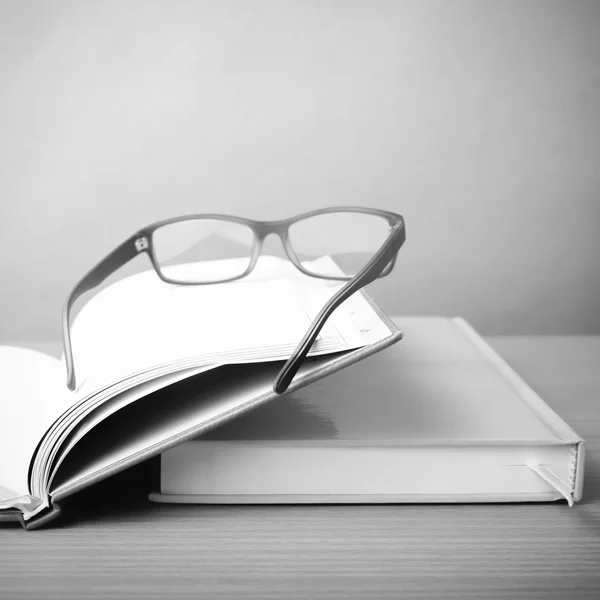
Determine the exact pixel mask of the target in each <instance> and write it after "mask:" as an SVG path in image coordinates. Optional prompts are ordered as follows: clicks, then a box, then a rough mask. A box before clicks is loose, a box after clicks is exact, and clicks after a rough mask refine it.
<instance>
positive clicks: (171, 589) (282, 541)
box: [0, 336, 600, 599]
mask: <svg viewBox="0 0 600 600" xmlns="http://www.w3.org/2000/svg"><path fill="white" fill-rule="evenodd" d="M490 342H491V343H492V345H493V346H494V347H495V348H496V349H497V350H498V351H499V352H500V353H501V354H502V355H503V356H504V357H505V358H506V359H507V360H508V362H509V363H510V364H511V365H512V366H513V367H514V368H515V369H516V370H517V371H518V372H519V373H520V374H522V375H523V376H524V378H525V379H526V380H527V381H528V382H529V383H530V384H531V385H532V387H534V389H536V391H538V392H539V393H540V395H541V396H542V397H543V398H544V399H545V400H546V401H547V402H548V404H550V405H551V406H552V407H553V408H554V409H555V410H556V411H557V412H558V413H559V414H560V415H561V416H562V417H563V418H564V419H565V420H566V421H567V422H568V423H569V424H570V425H571V426H572V427H573V428H574V429H575V430H576V431H577V432H578V433H579V434H580V435H582V436H583V437H584V438H585V439H586V442H587V463H586V473H585V478H586V480H585V490H584V500H583V501H582V502H581V503H579V504H577V505H576V506H575V507H574V508H572V509H569V508H567V506H566V504H564V503H552V504H497V505H429V506H424V505H402V506H391V505H390V506H316V507H315V506H284V507H257V506H253V507H239V506H238V507H206V506H169V505H152V504H150V503H148V502H147V501H145V500H144V499H143V498H141V497H140V496H139V494H138V495H133V494H132V495H131V497H130V496H128V495H125V496H124V497H123V498H119V497H113V498H107V497H106V496H103V497H102V498H99V499H97V500H96V501H95V502H94V503H92V505H91V506H89V507H86V508H83V507H81V506H79V507H76V506H73V507H70V510H69V511H68V514H67V515H66V517H65V518H64V519H63V520H61V521H59V522H58V523H57V525H56V527H53V528H51V529H47V530H41V531H35V532H26V531H24V530H22V529H21V528H20V527H17V526H14V525H13V526H3V527H1V528H0V536H1V538H2V543H1V549H0V598H22V599H24V598H84V597H85V598H88V597H91V598H129V599H132V598H164V597H172V598H198V597H206V598H215V597H219V598H239V597H241V596H243V597H245V598H249V599H254V598H257V599H258V598H281V597H286V598H330V599H333V598H361V599H365V598H398V597H401V596H402V597H406V598H438V597H442V598H544V599H547V598H590V599H591V598H594V599H597V598H600V467H599V462H598V460H599V457H600V369H599V367H600V337H591V336H590V337H532V338H526V337H522V338H490ZM128 476H130V477H131V475H128ZM119 485H120V486H122V485H123V481H120V482H119Z"/></svg>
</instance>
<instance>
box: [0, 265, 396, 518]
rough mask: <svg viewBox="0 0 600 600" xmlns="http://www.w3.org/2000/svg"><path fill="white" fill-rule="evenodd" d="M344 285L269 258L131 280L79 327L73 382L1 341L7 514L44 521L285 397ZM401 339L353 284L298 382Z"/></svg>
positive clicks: (87, 310)
mask: <svg viewBox="0 0 600 600" xmlns="http://www.w3.org/2000/svg"><path fill="white" fill-rule="evenodd" d="M232 260H235V259H232ZM319 260H320V261H329V262H330V263H331V264H326V265H324V267H327V268H329V269H331V270H335V269H336V268H337V267H336V265H335V263H333V261H331V260H330V259H328V258H324V259H319ZM178 268H186V265H182V266H181V267H178ZM195 268H197V265H196V267H195ZM204 268H207V269H211V268H220V267H219V265H215V264H214V263H213V264H211V263H207V264H206V265H205V267H204ZM341 285H343V283H340V282H332V281H327V280H320V279H314V278H311V277H307V276H304V275H302V274H301V273H299V272H298V271H297V270H296V269H295V268H294V267H293V266H292V265H290V264H289V263H288V262H287V261H286V260H283V259H279V258H275V257H272V256H264V257H261V258H260V260H259V263H258V265H257V267H256V268H255V270H254V271H253V273H252V274H251V275H250V276H248V277H247V278H245V279H243V280H240V281H239V282H230V283H225V284H215V285H206V286H176V285H167V284H165V283H164V282H162V281H160V280H159V279H158V278H157V277H156V274H155V273H154V272H153V271H149V272H144V273H140V274H137V275H134V276H131V277H128V278H126V279H124V280H122V281H119V282H117V283H114V284H112V285H111V286H110V287H108V288H106V289H104V290H102V291H101V292H100V293H99V294H97V295H96V296H95V297H94V298H92V300H90V302H89V303H88V304H87V305H85V306H84V308H83V309H82V310H81V312H80V313H79V314H78V315H77V317H76V319H75V321H74V323H73V327H72V339H73V347H74V349H75V359H76V362H77V369H78V373H79V374H80V376H79V378H78V383H79V387H78V388H77V389H76V390H75V391H73V392H71V391H69V390H68V389H67V387H66V379H65V366H64V362H63V361H62V360H58V359H56V358H53V357H51V356H47V355H45V354H42V353H40V352H36V351H33V350H28V349H23V348H16V347H0V365H1V367H0V368H1V369H2V370H1V375H0V520H14V519H19V520H21V522H22V523H23V524H24V525H25V526H26V527H27V528H34V527H37V526H40V525H42V524H43V523H45V522H47V521H48V520H50V519H52V518H54V517H56V516H57V514H58V512H59V508H58V507H59V503H60V502H61V500H62V499H64V498H66V497H68V496H70V495H72V494H74V493H76V492H77V491H79V490H81V489H83V488H86V487H88V486H89V485H91V484H93V483H95V482H97V481H100V480H101V479H104V478H105V477H108V476H109V475H111V474H113V473H116V472H118V471H121V470H123V469H125V468H128V467H130V466H133V465H134V464H137V463H139V462H141V461H142V460H145V459H147V458H150V457H152V456H155V455H157V454H159V453H161V452H163V451H165V450H167V449H168V448H171V447H172V446H174V445H176V444H178V443H180V442H182V441H184V440H187V439H191V438H193V437H194V436H196V435H198V434H200V433H201V432H203V431H207V430H209V429H211V428H213V427H215V426H216V425H218V424H220V423H223V422H224V421H227V420H229V419H231V418H233V417H234V416H237V415H238V414H240V413H242V412H244V411H247V410H249V409H251V408H253V407H255V406H257V405H259V404H261V403H264V402H267V401H268V400H270V399H273V398H274V397H276V394H275V393H274V392H273V382H274V380H275V377H276V375H277V373H278V371H279V369H280V368H281V366H282V361H284V360H286V359H287V358H288V357H289V356H290V354H291V353H292V352H293V350H294V349H295V347H296V346H297V344H298V342H299V340H300V339H301V338H302V336H303V335H304V333H305V332H306V330H307V329H308V328H309V326H310V324H311V322H312V320H313V319H314V317H315V316H316V315H317V313H318V312H319V310H320V309H321V308H322V306H323V305H324V304H325V303H326V302H327V300H328V299H329V298H330V297H331V296H332V295H333V294H334V293H335V292H336V291H337V290H338V289H339V288H340V286H341ZM401 337H402V334H401V333H400V332H399V331H398V329H397V328H396V326H395V325H394V324H393V323H392V321H391V320H389V319H388V318H387V317H385V316H384V315H383V314H382V313H381V311H380V310H379V309H378V308H377V307H376V306H375V305H374V304H373V302H372V301H371V300H370V299H369V298H368V296H366V294H364V293H363V292H358V293H356V294H354V295H353V296H352V297H350V298H349V299H348V300H347V301H346V302H344V303H343V304H342V305H341V306H340V307H339V308H338V309H336V311H335V312H334V313H333V314H332V316H331V317H330V318H329V320H328V321H327V323H326V324H325V327H324V328H323V329H322V330H321V332H320V335H319V337H318V339H317V341H316V343H315V344H314V345H313V346H312V348H311V351H310V353H309V358H308V359H307V360H306V361H305V363H304V365H303V366H302V367H301V369H300V371H299V372H298V374H297V375H296V377H295V379H294V381H293V382H292V384H291V385H290V388H289V391H293V390H294V389H298V388H300V387H303V386H305V385H307V384H308V383H310V382H312V381H315V380H318V379H320V378H322V377H324V376H326V375H327V374H329V373H331V372H334V371H337V370H338V369H341V368H343V367H345V366H347V365H349V364H352V363H353V362H355V361H357V360H360V359H361V358H364V357H365V356H368V355H370V354H373V353H375V352H377V351H379V350H382V349H383V348H385V347H387V346H389V345H391V344H393V343H394V342H396V341H398V340H400V339H401Z"/></svg>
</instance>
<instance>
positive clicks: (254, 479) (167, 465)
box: [151, 317, 584, 504]
mask: <svg viewBox="0 0 600 600" xmlns="http://www.w3.org/2000/svg"><path fill="white" fill-rule="evenodd" d="M397 324H398V325H399V326H400V327H401V329H402V330H403V332H404V335H405V339H404V341H403V342H402V344H397V345H394V346H391V347H389V348H388V349H386V350H385V351H383V352H381V353H379V354H377V355H373V356H371V357H369V358H367V359H365V360H363V361H361V362H359V363H356V364H355V365H353V366H352V368H349V369H345V370H343V371H339V372H337V373H334V374H332V375H331V376H329V377H327V378H326V379H322V380H320V381H317V382H315V383H313V384H311V385H309V386H307V387H304V388H302V389H300V390H297V391H296V392H294V393H291V394H289V395H287V396H283V397H280V398H277V399H276V400H275V401H274V402H271V403H268V404H264V405H262V406H260V407H257V408H256V409H255V410H253V411H251V412H248V413H245V414H243V415H241V416H240V417H239V418H237V419H235V420H233V421H229V422H228V423H226V424H225V425H223V426H221V427H219V428H217V429H214V430H212V431H210V432H208V433H207V434H205V435H202V436H201V437H198V438H197V439H193V440H190V441H187V442H184V443H182V444H180V445H178V446H175V447H173V448H171V449H169V450H167V451H166V452H164V453H163V454H162V457H161V489H160V492H157V493H154V494H151V499H152V500H154V501H157V502H180V503H186V502H187V503H211V504H235V503H244V504H248V503H390V502H391V503H393V502H511V501H518V502H522V501H553V500H561V499H565V500H567V501H568V502H569V504H572V503H573V502H575V501H577V500H579V499H580V498H581V495H582V488H583V461H584V443H583V440H582V439H581V438H580V437H579V436H578V435H577V434H576V433H575V432H574V431H573V430H572V429H571V428H570V427H569V426H568V425H567V424H566V423H565V422H564V421H563V420H562V419H561V418H560V417H559V416H558V415H557V414H556V413H554V412H553V411H552V410H551V409H550V407H549V406H548V405H547V404H546V403H545V402H544V401H543V400H542V398H540V396H538V394H537V393H536V392H535V391H534V390H533V389H531V388H530V387H529V386H528V385H527V383H526V382H525V381H524V380H523V379H522V378H521V377H520V376H519V375H518V374H517V373H516V372H515V371H514V370H513V369H512V368H511V367H510V366H509V365H508V364H507V363H506V362H505V361H504V360H503V359H502V358H501V357H500V356H498V355H497V354H496V353H495V351H494V350H493V349H492V348H491V347H490V346H489V345H488V344H487V343H486V342H485V341H484V340H483V338H482V337H480V336H479V335H478V334H477V333H476V332H475V331H474V330H473V328H472V327H471V326H470V325H469V324H468V323H467V322H466V321H464V320H463V319H460V318H454V319H448V318H441V317H440V318H426V317H422V318H402V319H398V320H397Z"/></svg>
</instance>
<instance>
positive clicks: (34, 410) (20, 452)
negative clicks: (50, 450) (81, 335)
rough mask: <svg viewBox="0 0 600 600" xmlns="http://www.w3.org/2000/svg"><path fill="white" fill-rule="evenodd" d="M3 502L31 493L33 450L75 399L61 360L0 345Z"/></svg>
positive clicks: (0, 486) (0, 481) (4, 505)
mask: <svg viewBox="0 0 600 600" xmlns="http://www.w3.org/2000/svg"><path fill="white" fill-rule="evenodd" d="M0 365H2V372H1V374H0V508H8V506H9V505H11V504H10V502H9V500H10V498H11V497H12V498H16V497H19V496H26V495H28V494H29V488H28V484H27V474H28V470H29V463H30V461H31V458H32V456H33V453H34V451H35V449H36V447H37V445H38V443H39V441H40V439H41V438H42V436H43V435H44V433H45V432H46V431H47V430H48V428H49V427H50V426H51V425H52V423H53V422H54V421H55V420H56V419H57V418H58V417H59V416H60V415H61V414H62V412H63V411H64V410H65V409H66V408H67V407H68V405H69V402H70V401H71V400H72V399H71V396H70V394H69V390H68V389H67V387H66V385H65V373H64V367H63V365H62V364H61V362H60V361H59V360H57V359H56V358H53V357H51V356H48V355H46V354H43V353H41V352H37V351H36V350H29V349H27V348H17V347H13V346H0Z"/></svg>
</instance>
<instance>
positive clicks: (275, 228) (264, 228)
mask: <svg viewBox="0 0 600 600" xmlns="http://www.w3.org/2000/svg"><path fill="white" fill-rule="evenodd" d="M253 229H254V236H255V243H254V248H253V249H252V259H251V261H250V267H249V270H252V269H254V267H255V266H256V263H257V262H258V258H259V256H260V255H261V253H262V248H263V245H264V243H265V240H266V239H267V238H268V237H269V236H270V235H275V236H277V237H278V238H279V240H280V241H281V245H282V246H283V251H284V252H285V255H286V256H287V257H288V259H289V260H290V261H291V262H292V263H293V264H294V266H296V267H297V268H298V269H300V270H301V271H303V269H302V264H301V263H300V260H299V259H298V257H297V256H296V253H295V252H294V249H293V248H292V246H291V244H290V240H289V235H288V231H289V223H286V222H284V221H263V222H256V223H254V226H253Z"/></svg>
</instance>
